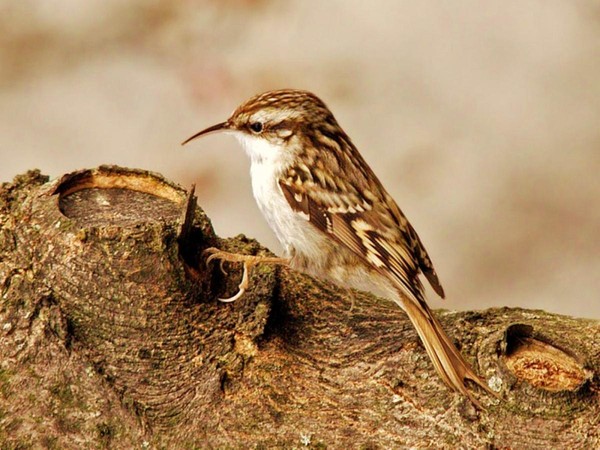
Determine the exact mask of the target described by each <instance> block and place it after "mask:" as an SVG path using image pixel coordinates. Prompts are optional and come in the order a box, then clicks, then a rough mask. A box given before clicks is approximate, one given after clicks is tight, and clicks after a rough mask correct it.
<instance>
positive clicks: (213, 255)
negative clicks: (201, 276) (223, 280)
mask: <svg viewBox="0 0 600 450" xmlns="http://www.w3.org/2000/svg"><path fill="white" fill-rule="evenodd" d="M218 252H219V250H218V249H217V248H215V247H210V248H207V249H206V250H204V251H203V252H202V253H203V254H207V253H208V254H209V256H208V258H206V261H205V263H206V267H208V266H209V264H210V263H211V261H212V260H213V259H219V269H220V270H221V273H222V274H223V275H227V271H226V270H225V268H224V267H223V263H224V262H225V261H224V260H223V259H220V258H219V255H218Z"/></svg>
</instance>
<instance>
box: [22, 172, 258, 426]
mask: <svg viewBox="0 0 600 450" xmlns="http://www.w3.org/2000/svg"><path fill="white" fill-rule="evenodd" d="M192 200H193V195H192V194H190V195H187V193H186V192H185V191H184V190H183V189H181V188H179V187H177V186H176V185H173V184H171V183H169V182H167V181H166V180H165V179H163V178H162V177H161V176H159V175H156V174H153V173H149V172H145V171H139V170H129V169H123V168H117V167H111V166H102V167H99V168H97V169H93V170H84V171H79V172H75V173H73V174H69V175H66V176H64V177H62V178H61V179H59V180H56V181H54V182H52V183H48V184H46V185H44V186H42V187H41V188H40V190H39V192H38V194H37V195H35V196H32V198H31V203H30V204H28V205H24V207H26V208H30V216H31V218H32V220H31V223H29V224H27V226H24V227H22V228H21V230H20V236H19V237H18V239H20V241H21V243H22V244H21V247H22V248H23V251H31V252H32V255H34V254H35V255H37V256H36V257H37V258H38V261H37V263H38V264H39V266H40V271H39V273H38V277H40V282H42V283H44V284H45V285H46V286H47V287H48V289H50V290H51V292H52V295H53V297H54V298H55V299H56V301H57V302H58V304H59V305H60V307H61V309H62V311H63V312H64V314H65V315H66V317H67V319H68V321H69V323H70V328H71V330H72V333H73V336H74V344H73V345H74V346H77V348H79V349H80V350H81V351H82V352H84V353H85V354H86V355H87V357H88V359H89V360H90V361H91V362H92V363H93V364H94V366H95V367H96V369H97V370H98V372H100V373H101V374H103V375H104V376H105V377H106V379H107V380H108V381H109V382H110V383H111V385H112V386H114V387H115V388H116V389H117V391H118V392H120V393H121V395H122V396H123V399H124V401H125V403H126V404H130V405H132V406H133V407H134V409H135V411H136V412H141V413H142V414H140V416H141V418H142V419H143V421H144V423H146V425H148V426H150V427H161V426H165V425H170V426H171V425H173V424H175V423H179V422H181V421H183V422H186V419H187V418H188V416H190V415H195V418H198V417H201V415H202V411H203V410H205V409H206V404H210V403H211V402H213V401H214V398H215V396H219V395H221V387H222V381H223V378H224V377H225V376H227V375H226V373H227V372H228V371H230V372H234V371H235V370H234V369H232V367H231V366H232V365H233V366H235V365H236V364H238V365H239V364H240V360H241V359H242V357H241V356H239V355H238V359H237V360H236V358H235V357H232V356H231V355H237V353H235V352H233V351H232V348H233V347H234V345H235V338H234V331H237V333H240V332H243V331H244V327H239V326H238V327H237V330H236V325H237V324H239V322H240V314H242V310H244V309H246V310H250V312H249V311H244V313H243V315H244V316H245V317H248V318H249V320H248V321H247V323H246V324H245V326H246V328H247V329H248V330H251V331H248V333H247V334H248V336H250V339H253V338H254V337H256V335H257V334H260V333H261V332H262V329H261V326H259V327H256V326H255V325H256V322H259V323H262V324H263V325H264V322H265V320H264V318H263V317H262V316H263V315H264V314H265V311H268V308H264V307H261V308H259V313H258V316H260V317H254V316H253V315H252V311H253V310H254V309H255V308H254V307H255V306H256V305H257V304H258V303H259V302H260V299H257V298H256V297H252V296H248V298H247V299H246V301H245V302H241V303H240V305H239V306H237V307H233V308H226V307H223V305H221V304H218V303H217V302H214V301H208V296H209V295H210V294H209V293H210V292H211V280H212V277H211V276H210V273H209V272H208V271H206V270H201V271H197V273H196V275H197V276H196V277H194V279H193V281H189V280H188V277H186V274H185V270H184V266H185V264H183V262H184V261H183V260H184V259H185V262H186V263H187V265H188V266H190V267H193V266H197V265H198V264H201V263H202V264H203V262H201V251H202V249H203V248H205V247H207V246H210V245H214V243H215V242H216V238H215V236H214V233H213V230H212V227H211V225H210V222H209V221H208V219H207V218H206V216H205V215H204V213H203V212H202V211H201V210H200V209H199V208H198V207H197V206H196V205H193V207H190V202H191V201H192ZM184 224H185V226H183V225H184ZM182 231H185V236H181V232H182ZM33 235H35V238H34V239H32V237H34V236H33ZM32 242H35V249H34V248H31V247H29V246H31V243H32ZM249 302H254V305H253V304H252V303H249ZM249 305H250V306H249ZM236 308H237V309H238V311H237V313H236V311H235V310H236ZM232 310H233V311H232ZM253 317H254V319H255V320H254V322H253V320H252V319H253ZM215 323H219V324H220V325H221V326H220V327H219V328H218V329H216V330H215V329H214V324H215ZM253 325H254V328H252V327H253ZM257 328H258V329H257ZM229 376H230V377H231V375H229Z"/></svg>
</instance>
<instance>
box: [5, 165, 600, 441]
mask: <svg viewBox="0 0 600 450" xmlns="http://www.w3.org/2000/svg"><path fill="white" fill-rule="evenodd" d="M209 246H219V247H222V248H225V249H227V250H230V251H238V252H241V253H253V254H259V253H266V250H265V249H264V248H262V247H260V245H259V244H258V243H256V242H255V241H252V240H248V239H246V238H244V237H243V236H240V237H237V238H234V239H227V240H222V239H219V238H218V237H217V236H215V235H214V232H213V230H212V227H211V224H210V222H209V220H208V218H207V217H206V216H205V215H204V213H203V212H202V211H201V210H200V209H199V208H198V207H197V206H196V204H195V199H194V197H193V193H186V192H185V191H184V190H182V189H181V188H178V187H177V186H175V185H173V184H172V183H170V182H168V181H166V180H164V179H163V178H162V177H160V176H159V175H156V174H152V173H148V172H144V171H139V170H129V169H122V168H118V167H100V168H98V169H94V170H89V171H80V172H76V173H73V174H69V175H66V176H64V177H62V178H60V179H57V180H54V181H48V179H47V177H44V176H42V175H40V174H39V172H36V171H32V172H28V173H27V174H24V175H22V176H18V177H16V178H15V180H14V181H13V182H12V183H5V184H4V185H2V188H1V190H0V290H1V291H0V294H1V298H0V443H2V448H28V447H48V448H94V447H97V448H102V447H106V448H135V447H137V448H139V447H140V446H143V447H149V448H227V447H229V448H231V447H234V448H255V447H256V448H293V447H296V448H300V447H304V446H306V447H312V448H393V447H429V446H431V447H468V448H489V447H514V448H597V447H599V446H600V401H599V400H600V379H599V377H598V374H599V373H600V323H599V322H598V321H593V320H585V319H574V318H571V317H565V316H559V315H555V314H549V313H546V312H543V311H528V310H522V309H508V308H500V309H490V310H486V311H477V312H462V313H450V312H438V314H439V316H440V319H441V321H442V323H443V324H444V326H445V327H446V329H447V330H448V332H449V333H450V334H451V336H453V338H454V339H455V340H456V342H457V344H458V345H459V346H460V348H461V350H462V352H463V353H464V354H465V356H466V357H467V359H468V360H469V361H471V362H472V363H473V365H474V367H475V368H476V371H477V372H478V373H480V374H481V375H482V376H483V377H484V378H486V379H487V380H488V382H489V384H490V386H492V387H493V389H494V390H496V391H497V392H498V393H499V396H500V398H501V400H500V401H498V400H496V399H492V398H490V397H488V396H486V395H485V394H484V393H482V392H478V393H477V395H478V398H479V399H480V401H481V402H482V403H483V404H484V405H485V406H486V410H484V411H476V410H475V409H474V408H473V407H472V405H471V404H470V403H468V402H467V401H465V399H463V398H461V397H458V396H457V395H455V394H453V393H451V392H449V391H448V390H447V389H446V388H445V387H444V386H443V385H442V383H441V381H440V380H439V378H438V377H437V376H436V375H435V373H434V371H433V368H432V366H431V364H430V362H429V360H428V359H427V356H426V354H425V351H424V349H423V348H422V346H421V344H420V343H419V341H418V338H417V335H416V333H415V331H414V329H413V328H412V326H411V325H410V322H409V321H408V319H407V318H406V316H405V315H404V314H403V313H402V312H401V311H400V310H399V309H398V308H397V307H396V306H395V305H392V304H388V303H387V302H384V301H382V300H380V299H377V298H374V297H373V296H371V295H368V294H363V293H358V292H348V291H344V290H340V289H337V288H334V287H332V286H329V285H325V284H323V283H320V282H318V281H315V280H313V279H311V278H309V277H307V276H303V275H301V274H298V273H294V272H293V271H290V270H287V269H277V268H273V267H269V266H258V267H256V268H255V269H254V271H253V273H252V277H251V289H250V290H249V292H248V293H247V294H246V295H245V296H244V297H243V298H241V299H240V300H238V301H236V302H234V303H231V304H224V303H220V302H218V301H217V297H219V296H223V295H224V294H229V295H230V294H232V293H234V292H235V289H236V283H237V282H239V276H240V273H239V268H237V267H232V266H228V267H227V269H228V271H229V275H228V276H225V275H223V274H222V273H221V271H220V270H219V267H218V265H217V266H216V267H206V265H205V264H204V262H203V261H204V260H203V258H202V250H203V249H205V248H207V247H209Z"/></svg>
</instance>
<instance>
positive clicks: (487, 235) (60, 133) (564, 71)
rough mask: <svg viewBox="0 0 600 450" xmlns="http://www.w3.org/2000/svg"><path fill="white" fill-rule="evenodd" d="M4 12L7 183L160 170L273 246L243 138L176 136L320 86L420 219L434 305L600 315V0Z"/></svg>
mask: <svg viewBox="0 0 600 450" xmlns="http://www.w3.org/2000/svg"><path fill="white" fill-rule="evenodd" d="M0 30H2V31H1V33H0V152H1V153H0V155H1V161H2V163H1V164H0V180H1V181H9V180H11V179H12V178H13V177H14V176H15V175H16V174H19V173H22V172H24V171H26V170H27V169H32V168H39V169H41V170H42V172H43V173H46V174H49V175H51V176H52V177H56V176H59V175H61V174H64V173H66V172H69V171H72V170H74V169H79V168H91V167H95V166H97V165H100V164H119V165H123V166H129V167H138V168H144V169H150V170H153V171H157V172H161V173H162V174H164V175H165V176H167V177H168V178H170V179H171V180H173V181H175V182H177V183H179V184H181V185H183V186H184V187H189V186H190V185H191V184H192V183H196V184H197V193H198V197H199V203H200V205H201V206H202V207H203V208H204V209H205V210H206V211H207V213H208V214H209V216H210V217H211V218H212V220H213V223H214V226H215V229H216V231H217V233H219V234H220V235H221V236H232V235H235V234H238V233H245V234H246V235H248V236H250V237H255V238H257V239H258V240H260V241H261V242H262V243H263V244H265V245H267V246H268V247H270V248H271V249H272V250H273V251H275V252H279V251H280V247H279V245H278V244H277V242H276V241H275V238H274V236H273V234H272V233H271V231H270V230H269V229H268V227H267V225H266V223H265V222H264V220H263V219H262V217H261V215H260V213H259V211H258V209H257V207H256V206H255V203H254V200H253V198H252V194H251V188H250V179H249V173H248V170H249V163H248V161H247V159H246V156H245V154H244V152H243V151H242V150H241V148H240V147H239V145H238V143H237V142H236V141H235V140H234V139H233V138H232V137H228V136H224V135H221V136H218V135H217V136H211V137H207V138H206V139H204V140H201V141H196V142H194V143H193V144H191V145H189V146H186V147H183V148H182V147H180V145H179V144H180V142H181V141H182V140H183V139H185V138H187V137H188V136H190V135H191V134H193V133H195V132H196V131H199V130H200V129H202V128H204V127H206V126H209V125H212V124H214V123H216V122H220V121H222V120H224V119H225V118H226V117H227V116H228V115H229V114H230V113H231V111H232V110H233V109H234V108H235V107H236V106H237V105H238V104H239V103H240V102H242V101H243V100H245V99H246V98H247V97H249V96H251V95H253V94H256V93H259V92H261V91H264V90H269V89H275V88H283V87H294V88H303V89H308V90H311V91H314V92H315V93H317V94H318V95H319V96H320V97H321V98H322V99H323V100H324V101H325V102H326V103H327V104H328V105H329V107H330V108H331V109H332V111H333V112H334V114H335V115H336V117H337V119H338V121H339V122H340V124H341V125H342V126H343V127H344V129H345V130H346V131H347V132H348V134H349V135H350V136H351V137H352V139H353V140H354V143H355V144H356V145H357V147H358V148H359V149H360V151H361V152H362V154H363V155H364V157H365V158H366V160H367V161H368V162H369V163H370V164H371V166H372V167H373V169H374V170H375V172H376V173H377V174H378V175H379V177H380V179H381V180H382V182H383V184H384V185H385V186H386V187H387V189H388V190H389V191H390V193H391V194H392V195H393V196H394V197H395V199H396V200H397V202H398V204H399V205H400V207H401V208H402V209H403V210H404V212H405V213H406V215H407V216H408V217H409V219H410V220H411V222H412V224H413V225H414V226H415V228H416V229H417V230H418V232H419V234H420V236H421V238H422V240H423V241H424V243H425V245H426V247H427V249H428V250H429V253H430V255H431V257H432V259H433V261H434V263H435V265H436V268H437V271H438V273H439V275H440V277H441V280H442V283H443V285H444V287H445V289H446V292H447V297H448V298H447V300H445V301H442V300H439V299H437V298H436V297H435V296H434V295H430V298H431V303H432V305H433V307H436V308H440V307H444V308H449V309H482V308H486V307H489V306H502V305H507V306H520V307H524V308H539V309H545V310H549V311H554V312H560V313H564V314H570V315H575V316H583V317H590V318H596V319H598V318H600V235H599V234H600V233H599V231H600V4H599V3H598V2H597V1H594V0H563V1H553V0H524V1H519V2H505V1H502V0H487V1H486V2H484V3H481V2H478V1H475V0H472V1H456V2H434V1H422V2H409V1H397V0H390V1H379V2H364V1H361V0H330V1H318V0H302V1H300V0H296V1H269V0H254V1H253V0H212V1H209V0H206V1H200V0H171V1H155V0H127V1H124V0H86V1H85V2H82V1H80V0H53V1H51V0H0Z"/></svg>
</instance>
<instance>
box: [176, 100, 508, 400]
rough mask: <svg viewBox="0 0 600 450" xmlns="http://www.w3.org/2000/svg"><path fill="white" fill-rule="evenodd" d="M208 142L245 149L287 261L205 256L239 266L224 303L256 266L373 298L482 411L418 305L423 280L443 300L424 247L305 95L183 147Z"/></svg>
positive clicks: (451, 352)
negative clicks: (277, 267) (215, 139)
mask: <svg viewBox="0 0 600 450" xmlns="http://www.w3.org/2000/svg"><path fill="white" fill-rule="evenodd" d="M213 132H225V133H231V134H233V135H234V136H235V137H236V138H237V139H239V141H240V142H241V143H242V145H243V147H244V149H245V150H246V153H247V154H248V156H249V157H250V162H251V168H250V173H251V178H252V189H253V192H254V197H255V199H256V202H257V203H258V206H259V208H260V210H261V212H262V213H263V215H264V216H265V219H266V220H267V222H268V224H269V226H270V227H271V228H272V229H273V231H274V232H275V234H276V235H277V238H278V239H279V241H280V242H281V244H282V246H283V248H284V252H285V255H284V256H285V257H284V258H277V257H261V256H252V255H239V254H232V253H227V252H223V251H221V250H219V249H216V248H210V249H208V250H207V253H208V254H209V256H208V261H211V260H221V262H222V261H229V262H241V263H243V266H244V272H243V277H242V282H241V283H240V286H239V291H238V293H237V294H236V295H234V296H233V297H231V298H228V299H222V301H234V300H236V299H238V298H240V297H241V296H242V295H243V294H244V292H245V291H246V290H247V288H248V283H249V282H248V279H249V277H248V272H249V271H250V270H251V268H252V266H253V265H255V264H258V263H271V264H285V265H289V266H290V267H292V268H293V269H296V270H299V271H301V272H304V273H307V274H309V275H312V276H315V277H317V278H320V279H324V280H327V281H331V282H333V283H335V284H338V285H341V286H343V287H351V288H355V289H359V290H366V291H371V292H373V293H374V294H376V295H378V296H380V297H383V298H386V299H390V300H392V301H393V302H395V303H396V304H397V305H398V306H400V307H401V308H402V309H403V310H404V311H405V312H406V314H407V315H408V317H409V318H410V320H411V322H412V324H413V325H414V327H415V328H416V330H417V332H418V334H419V336H420V338H421V340H422V342H423V344H424V346H425V349H426V351H427V354H428V355H429V357H430V359H431V361H432V363H433V366H434V367H435V370H436V371H437V373H438V374H439V376H440V377H441V379H442V380H443V381H444V383H445V384H446V385H447V386H448V387H449V388H450V389H452V390H454V391H456V392H459V393H461V394H463V395H465V396H466V397H467V398H468V399H469V400H470V401H471V402H472V403H473V404H474V405H475V406H476V407H478V408H480V409H481V408H482V407H481V404H480V403H479V401H478V400H477V399H476V398H475V397H474V396H473V393H472V392H470V391H469V390H468V389H467V385H466V380H471V381H472V382H473V383H474V384H475V385H478V386H480V387H481V388H482V389H483V390H485V391H486V392H488V393H489V394H491V395H493V396H496V394H495V392H494V391H492V390H491V389H490V388H489V387H488V386H487V384H486V383H485V382H484V381H483V380H482V379H480V378H479V376H478V375H477V374H475V372H474V371H473V369H472V368H471V366H470V365H469V363H468V362H467V361H466V360H465V359H464V358H463V356H462V355H461V353H460V352H459V351H458V349H457V348H456V347H455V345H454V343H453V342H452V340H451V339H450V338H449V337H448V335H447V334H446V333H445V331H444V330H443V328H442V326H441V324H440V322H439V321H438V319H437V318H436V317H435V315H434V313H433V312H432V311H431V309H430V308H429V306H428V305H427V303H426V301H425V294H424V289H423V285H422V283H421V280H420V278H419V276H420V274H423V275H424V276H425V278H427V280H428V281H429V283H430V284H431V286H432V287H433V289H434V290H435V292H436V293H437V294H438V295H439V296H440V297H442V298H443V297H444V290H443V288H442V285H441V283H440V281H439V278H438V275H437V273H436V271H435V269H434V268H433V263H432V261H431V259H430V258H429V255H428V254H427V251H426V250H425V246H424V245H423V243H422V242H421V239H420V238H419V236H418V235H417V233H416V231H415V230H414V228H413V227H412V226H411V224H410V223H409V222H408V220H407V219H406V217H405V215H404V214H403V213H402V211H401V210H400V208H399V207H398V205H397V204H396V202H395V201H394V199H393V198H392V197H391V196H390V194H389V193H388V192H387V191H386V190H385V188H384V187H383V186H382V184H381V182H380V181H379V179H378V178H377V176H376V175H375V174H374V173H373V171H372V170H371V168H370V167H369V165H368V164H367V163H366V161H365V160H364V159H363V157H362V156H361V154H360V153H359V152H358V150H357V148H356V147H355V146H354V144H353V143H352V141H351V140H350V138H349V137H348V135H347V134H346V133H345V132H344V130H343V129H342V128H341V127H340V125H339V124H338V122H337V121H336V119H335V118H334V116H333V114H332V113H331V111H330V110H329V108H327V106H326V105H325V103H323V101H321V100H320V99H319V98H318V97H317V96H315V95H314V94H312V93H310V92H307V91H302V90H294V89H284V90H277V91H269V92H265V93H263V94H260V95H257V96H254V97H252V98H250V99H249V100H247V101H246V102H244V103H242V104H241V105H240V106H239V107H238V108H237V109H236V110H235V111H234V112H233V114H232V115H231V117H229V119H227V120H226V121H225V122H221V123H218V124H216V125H213V126H211V127H209V128H206V129H205V130H203V131H200V132H199V133H196V134H195V135H193V136H192V137H190V138H189V139H187V140H186V141H184V142H183V144H186V143H188V142H189V141H191V140H193V139H196V138H198V137H200V136H205V135H207V134H209V133H213ZM382 332H385V330H382Z"/></svg>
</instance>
